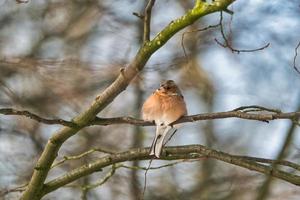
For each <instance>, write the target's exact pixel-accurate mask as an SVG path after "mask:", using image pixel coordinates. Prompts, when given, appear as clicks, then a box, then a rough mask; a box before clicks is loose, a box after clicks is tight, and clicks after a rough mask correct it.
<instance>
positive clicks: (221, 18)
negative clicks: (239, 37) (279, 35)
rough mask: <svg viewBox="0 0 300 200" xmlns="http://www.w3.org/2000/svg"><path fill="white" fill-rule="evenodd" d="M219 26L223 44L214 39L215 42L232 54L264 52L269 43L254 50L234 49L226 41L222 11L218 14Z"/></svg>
mask: <svg viewBox="0 0 300 200" xmlns="http://www.w3.org/2000/svg"><path fill="white" fill-rule="evenodd" d="M219 24H220V30H221V35H222V38H223V40H224V42H225V44H223V43H221V42H220V41H219V40H218V39H217V38H215V41H216V43H217V44H218V45H220V46H222V47H224V48H228V49H230V50H231V51H232V53H246V52H255V51H261V50H264V49H265V48H268V47H269V45H270V43H267V44H266V45H264V46H262V47H259V48H256V49H236V48H234V47H232V45H231V44H230V42H229V41H228V39H227V37H226V34H225V31H224V27H223V12H222V11H221V12H220V21H219Z"/></svg>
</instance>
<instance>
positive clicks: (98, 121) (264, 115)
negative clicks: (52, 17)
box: [0, 105, 300, 128]
mask: <svg viewBox="0 0 300 200" xmlns="http://www.w3.org/2000/svg"><path fill="white" fill-rule="evenodd" d="M0 114H3V115H20V116H25V117H28V118H30V119H32V120H35V121H38V122H40V123H44V124H59V125H63V126H67V127H73V128H76V127H77V128H79V125H77V124H76V123H74V122H71V121H66V120H63V119H46V118H42V117H40V116H38V115H36V114H34V113H31V112H29V111H26V110H21V111H19V110H15V109H12V108H2V109H0ZM299 117H300V112H289V113H282V112H281V111H280V110H276V109H270V108H265V107H262V106H257V105H252V106H242V107H239V108H235V109H233V110H232V111H227V112H216V113H202V114H197V115H190V116H184V117H182V118H180V119H179V120H177V121H176V122H174V123H173V124H180V123H186V122H195V121H201V120H213V119H224V118H240V119H247V120H257V121H262V122H269V121H272V120H277V119H290V120H292V121H293V122H294V123H297V124H299V123H298V122H297V120H298V118H299ZM114 124H131V125H136V126H154V125H155V124H154V122H149V121H144V120H141V119H136V118H133V117H114V118H99V117H96V118H95V119H94V120H93V121H91V122H89V123H88V124H86V125H85V126H92V125H101V126H107V125H114Z"/></svg>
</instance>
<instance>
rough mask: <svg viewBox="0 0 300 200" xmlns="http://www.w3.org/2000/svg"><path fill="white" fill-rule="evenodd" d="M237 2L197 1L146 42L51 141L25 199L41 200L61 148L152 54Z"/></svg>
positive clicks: (93, 117)
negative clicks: (69, 125)
mask: <svg viewBox="0 0 300 200" xmlns="http://www.w3.org/2000/svg"><path fill="white" fill-rule="evenodd" d="M233 2H234V0H219V1H215V2H214V3H212V4H208V3H205V2H202V1H201V0H197V1H196V3H195V6H194V7H193V8H192V9H191V10H189V11H188V12H187V13H186V14H185V15H183V16H182V17H180V18H178V19H176V20H174V21H172V22H171V23H170V24H169V25H167V26H166V27H165V28H164V29H163V30H162V31H161V32H159V33H158V34H157V35H156V36H155V37H154V39H153V40H151V41H149V42H147V43H145V44H144V45H143V46H142V47H141V48H140V49H139V51H138V52H137V54H136V56H135V58H134V59H133V61H132V62H131V63H130V64H129V66H128V67H126V68H122V69H121V71H120V75H119V76H118V77H117V78H116V80H115V81H114V82H113V83H112V84H111V85H110V86H108V87H107V88H106V89H105V90H104V91H103V92H102V93H101V94H100V95H99V96H97V97H96V99H95V100H94V102H93V103H92V104H91V105H90V107H89V108H87V109H86V110H85V111H84V112H82V113H81V114H79V115H78V116H77V117H75V118H74V119H73V120H72V121H73V122H74V123H75V124H77V125H78V127H64V128H62V129H60V130H58V131H57V132H56V133H55V134H54V135H53V136H52V137H51V138H50V139H49V140H48V142H47V144H46V146H45V149H44V151H43V153H42V154H41V156H40V158H39V160H38V162H37V164H36V167H35V169H34V172H33V175H32V177H31V180H30V182H29V185H28V187H27V188H26V191H25V192H24V193H23V196H22V197H21V199H22V200H36V199H41V197H42V196H43V193H42V191H43V190H44V189H43V188H44V184H43V183H44V181H45V180H46V177H47V175H48V172H49V170H50V167H51V165H52V163H53V161H54V160H55V158H56V156H57V153H58V151H59V149H60V147H61V145H62V144H63V143H64V142H65V141H66V140H67V139H68V138H70V137H71V136H73V135H74V134H76V133H77V132H78V131H79V130H80V129H81V128H82V127H84V126H86V125H88V124H89V123H90V122H91V121H93V120H94V119H95V117H96V115H97V114H98V113H99V112H100V111H102V110H103V109H104V108H105V107H106V106H107V105H108V104H110V103H111V102H112V101H113V100H114V99H115V98H116V97H117V96H118V95H119V94H120V93H121V92H123V91H124V90H125V89H126V88H127V86H128V85H129V83H130V81H131V80H132V79H133V78H134V77H135V76H136V75H137V74H138V73H139V71H141V70H142V69H143V68H144V66H145V64H146V62H147V61H148V60H149V58H150V57H151V55H152V54H153V53H154V52H155V51H157V50H158V49H159V48H160V47H162V46H163V45H164V44H165V43H166V42H167V41H168V40H169V39H170V38H171V37H172V36H173V35H174V34H175V33H177V32H178V31H180V30H182V29H183V28H185V27H186V26H188V25H190V24H192V23H194V22H195V21H196V20H197V19H199V18H200V17H202V16H205V15H208V14H210V13H213V12H217V11H220V10H224V9H226V8H227V7H228V6H229V5H230V4H231V3H233Z"/></svg>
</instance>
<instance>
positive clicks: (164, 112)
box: [142, 80, 187, 158]
mask: <svg viewBox="0 0 300 200" xmlns="http://www.w3.org/2000/svg"><path fill="white" fill-rule="evenodd" d="M184 115H187V109H186V104H185V102H184V98H183V96H182V94H181V91H180V89H179V88H178V86H177V85H176V84H175V82H174V81H173V80H167V81H165V82H163V83H162V84H161V85H160V87H159V88H158V89H157V90H155V92H153V93H152V95H150V97H148V99H147V100H146V101H145V103H144V104H143V107H142V116H143V119H144V120H146V121H154V122H155V124H156V134H155V138H154V140H153V142H152V145H151V150H150V155H155V157H157V158H159V156H160V154H161V151H162V147H163V142H164V139H165V137H166V135H167V133H168V132H169V131H170V130H172V129H173V128H175V127H174V126H173V125H171V124H172V123H173V122H175V121H176V120H177V119H179V118H181V117H182V116H184ZM175 131H176V128H175ZM175 131H174V133H175Z"/></svg>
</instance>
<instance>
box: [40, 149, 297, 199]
mask: <svg viewBox="0 0 300 200" xmlns="http://www.w3.org/2000/svg"><path fill="white" fill-rule="evenodd" d="M203 156H206V157H207V158H213V159H216V160H220V161H223V162H226V163H229V164H233V165H236V166H240V167H242V168H245V169H249V170H253V171H256V172H259V173H262V174H266V175H271V176H273V177H276V178H279V179H282V180H285V181H287V182H289V183H292V184H295V185H300V176H298V175H295V174H291V173H288V172H285V171H283V170H279V169H274V168H272V166H268V165H265V164H260V163H269V162H273V163H275V162H276V161H274V160H270V159H262V158H255V157H246V156H236V155H231V154H228V153H225V152H222V151H217V150H214V149H211V148H208V147H205V146H202V145H186V146H175V147H166V148H164V149H163V153H162V157H161V159H162V160H180V159H197V158H203ZM151 158H152V157H151V156H150V155H149V148H136V149H131V150H129V151H125V152H121V153H115V154H110V155H107V156H105V157H103V158H100V159H98V160H96V161H94V162H92V163H89V164H85V165H83V166H81V167H78V168H76V169H74V170H72V171H70V172H68V173H66V174H65V175H62V176H60V177H58V178H55V179H53V180H51V181H49V182H48V183H46V184H45V185H44V187H43V189H42V193H43V195H45V194H47V193H49V192H52V191H54V190H56V189H58V188H60V187H62V186H64V185H66V184H69V183H71V182H73V181H75V180H77V179H79V178H81V177H83V176H86V175H89V174H92V173H93V172H96V171H99V170H101V169H102V168H104V167H107V166H110V165H113V164H117V163H121V162H125V161H133V160H149V159H151ZM281 162H283V161H281ZM286 162H287V161H286ZM278 164H279V163H278ZM281 164H284V165H285V163H281ZM293 164H295V163H293ZM288 165H290V164H288ZM295 165H297V164H295ZM297 168H298V169H299V165H298V166H297Z"/></svg>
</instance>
